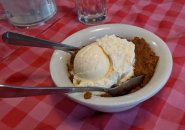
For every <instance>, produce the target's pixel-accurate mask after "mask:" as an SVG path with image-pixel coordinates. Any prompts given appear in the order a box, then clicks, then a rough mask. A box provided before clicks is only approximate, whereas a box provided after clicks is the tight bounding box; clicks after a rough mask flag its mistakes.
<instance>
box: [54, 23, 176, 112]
mask: <svg viewBox="0 0 185 130" xmlns="http://www.w3.org/2000/svg"><path fill="white" fill-rule="evenodd" d="M106 34H115V35H117V36H120V37H124V38H127V39H132V38H134V37H136V36H137V37H141V38H144V39H145V40H146V41H147V42H148V43H149V44H150V46H151V47H152V49H153V50H154V52H155V53H156V54H157V55H158V56H159V57H160V58H159V62H158V65H157V68H156V71H155V74H154V76H153V77H152V79H151V80H150V82H149V83H148V84H147V85H146V86H145V87H143V88H142V89H140V90H138V91H136V92H135V93H132V94H129V95H125V96H120V97H99V96H93V97H92V98H91V99H89V100H86V99H84V98H83V94H81V93H76V94H68V97H69V98H71V99H72V100H74V101H76V102H78V103H80V104H83V105H85V106H87V107H90V108H92V109H94V110H98V111H103V112H119V111H124V110H127V109H129V108H132V107H134V106H136V105H137V104H139V103H141V102H143V101H145V100H147V99H149V98H150V97H152V96H153V95H154V94H156V93H157V92H158V91H159V90H160V89H161V88H162V87H163V86H164V84H165V83H166V82H167V80H168V78H169V76H170V74H171V70H172V56H171V53H170V51H169V49H168V47H167V45H166V44H165V43H164V42H163V41H162V40H161V39H160V38H159V37H158V36H156V35H155V34H153V33H151V32H149V31H147V30H145V29H142V28H139V27H136V26H131V25H124V24H105V25H99V26H94V27H89V28H87V29H84V30H81V31H79V32H76V33H74V34H73V35H71V36H69V37H68V38H66V39H65V40H64V41H62V43H65V44H68V45H73V46H82V45H85V44H87V43H89V42H92V41H95V39H97V38H99V37H102V36H104V35H106ZM69 59H70V55H69V54H68V53H66V52H63V51H60V50H57V51H55V52H54V53H53V56H52V58H51V61H50V73H51V76H52V79H53V81H54V83H55V84H56V85H57V86H60V87H62V86H73V84H72V83H71V81H70V80H69V78H68V71H67V66H66V64H67V62H68V61H69ZM66 105H67V104H66Z"/></svg>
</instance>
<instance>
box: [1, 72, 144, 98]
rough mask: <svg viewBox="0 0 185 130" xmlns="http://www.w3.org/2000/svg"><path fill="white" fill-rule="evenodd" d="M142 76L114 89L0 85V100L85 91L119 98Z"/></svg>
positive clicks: (139, 80)
mask: <svg viewBox="0 0 185 130" xmlns="http://www.w3.org/2000/svg"><path fill="white" fill-rule="evenodd" d="M143 77H144V76H143V75H141V76H137V77H134V78H131V79H129V80H127V81H126V82H125V83H122V84H120V85H116V87H114V88H103V87H28V86H11V85H0V98H12V97H28V96H39V95H49V94H64V93H76V92H85V91H101V92H106V93H108V94H110V95H111V96H120V95H122V94H126V92H127V91H129V90H131V89H132V88H133V87H135V86H136V85H138V84H140V83H141V81H142V80H143Z"/></svg>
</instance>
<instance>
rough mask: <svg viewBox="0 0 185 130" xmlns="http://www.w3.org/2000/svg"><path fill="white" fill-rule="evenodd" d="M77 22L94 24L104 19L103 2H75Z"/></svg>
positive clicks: (104, 9)
mask: <svg viewBox="0 0 185 130" xmlns="http://www.w3.org/2000/svg"><path fill="white" fill-rule="evenodd" d="M75 2H76V3H75V5H76V10H77V15H78V20H79V21H80V22H82V23H84V24H96V23H99V22H102V21H103V20H104V19H105V18H106V8H105V0H75Z"/></svg>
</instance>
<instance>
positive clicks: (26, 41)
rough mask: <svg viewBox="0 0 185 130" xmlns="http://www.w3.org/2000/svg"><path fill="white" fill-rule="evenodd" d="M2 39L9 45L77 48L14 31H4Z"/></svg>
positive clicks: (66, 49) (64, 48)
mask: <svg viewBox="0 0 185 130" xmlns="http://www.w3.org/2000/svg"><path fill="white" fill-rule="evenodd" d="M2 39H3V41H4V42H5V43H8V44H11V45H19V46H32V47H43V48H52V49H56V50H63V51H74V50H79V48H77V47H73V46H70V45H66V44H57V43H54V42H51V41H47V40H43V39H39V38H35V37H31V36H27V35H23V34H19V33H15V32H5V33H4V34H3V35H2Z"/></svg>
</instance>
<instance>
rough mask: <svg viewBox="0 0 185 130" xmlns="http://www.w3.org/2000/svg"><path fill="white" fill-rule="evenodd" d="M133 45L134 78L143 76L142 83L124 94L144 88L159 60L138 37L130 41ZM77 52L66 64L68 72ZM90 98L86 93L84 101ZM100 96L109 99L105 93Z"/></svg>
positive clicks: (88, 93) (71, 77) (71, 76)
mask: <svg viewBox="0 0 185 130" xmlns="http://www.w3.org/2000/svg"><path fill="white" fill-rule="evenodd" d="M131 41H132V42H133V43H134V44H135V59H136V60H135V65H134V76H139V75H144V80H143V81H142V83H141V84H140V85H138V86H136V87H135V88H133V89H132V90H129V91H128V92H127V93H126V94H129V93H133V92H135V91H137V90H139V89H141V88H142V87H144V86H145V85H146V84H147V83H148V82H149V81H150V79H151V78H152V76H153V74H154V72H155V68H156V65H157V62H158V60H159V57H158V56H156V54H155V53H154V52H153V50H152V49H151V48H150V46H149V44H148V43H147V42H146V41H145V40H144V39H143V38H139V37H135V38H134V39H132V40H131ZM76 53H77V52H75V53H74V54H73V55H72V56H71V60H70V63H69V64H68V71H69V72H70V71H72V70H73V62H74V57H75V55H76ZM69 78H70V80H71V81H73V75H71V74H70V75H69ZM91 96H92V93H91V92H86V93H85V94H84V98H85V99H90V98H91ZM100 96H102V97H110V96H111V95H109V94H107V93H103V94H101V95H100Z"/></svg>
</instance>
